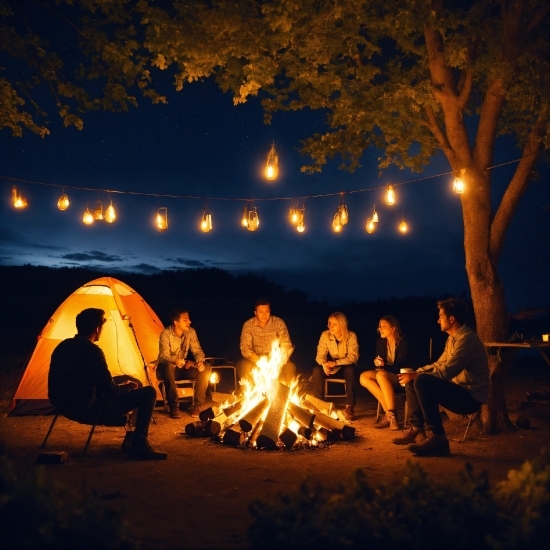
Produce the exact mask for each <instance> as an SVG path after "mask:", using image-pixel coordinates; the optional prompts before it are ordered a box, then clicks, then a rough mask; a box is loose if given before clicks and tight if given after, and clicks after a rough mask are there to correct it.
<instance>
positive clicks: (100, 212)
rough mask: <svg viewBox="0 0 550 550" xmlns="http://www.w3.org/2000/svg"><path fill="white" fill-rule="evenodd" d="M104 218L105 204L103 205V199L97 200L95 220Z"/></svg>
mask: <svg viewBox="0 0 550 550" xmlns="http://www.w3.org/2000/svg"><path fill="white" fill-rule="evenodd" d="M102 219H103V206H102V205H101V201H97V206H96V208H95V210H94V220H102Z"/></svg>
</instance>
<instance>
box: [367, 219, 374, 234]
mask: <svg viewBox="0 0 550 550" xmlns="http://www.w3.org/2000/svg"><path fill="white" fill-rule="evenodd" d="M375 224H376V222H375V221H374V216H373V217H372V218H369V219H368V220H367V223H366V224H365V230H366V232H367V233H374V230H375V229H376V225H375Z"/></svg>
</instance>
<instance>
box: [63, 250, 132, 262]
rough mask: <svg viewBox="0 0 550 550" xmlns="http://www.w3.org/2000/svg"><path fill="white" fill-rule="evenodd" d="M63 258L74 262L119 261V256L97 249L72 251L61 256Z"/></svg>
mask: <svg viewBox="0 0 550 550" xmlns="http://www.w3.org/2000/svg"><path fill="white" fill-rule="evenodd" d="M61 258H63V259H64V260H73V261H76V262H120V261H121V260H122V258H121V257H120V256H113V255H111V254H105V253H104V252H100V251H99V250H90V252H73V253H71V254H64V255H63V256H61Z"/></svg>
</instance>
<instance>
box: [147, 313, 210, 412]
mask: <svg viewBox="0 0 550 550" xmlns="http://www.w3.org/2000/svg"><path fill="white" fill-rule="evenodd" d="M189 351H191V353H192V354H193V358H194V359H195V360H194V361H189V360H187V356H188V354H189ZM204 359H205V356H204V352H203V351H202V348H201V345H200V343H199V339H198V337H197V332H196V331H195V329H194V328H191V319H190V317H189V311H188V310H186V309H181V308H177V309H174V310H172V312H171V313H170V326H169V327H167V328H165V329H164V330H163V331H162V332H161V333H160V337H159V356H158V361H157V378H158V379H159V380H162V382H164V388H165V391H166V399H167V401H168V407H169V409H170V418H180V412H179V411H180V407H179V399H178V392H177V388H176V381H178V380H195V397H194V401H195V404H194V405H193V407H191V410H190V414H191V416H199V414H200V412H201V410H202V407H203V405H204V403H205V401H206V390H207V389H208V381H209V379H210V371H211V370H212V369H211V367H210V366H206V365H205V364H204Z"/></svg>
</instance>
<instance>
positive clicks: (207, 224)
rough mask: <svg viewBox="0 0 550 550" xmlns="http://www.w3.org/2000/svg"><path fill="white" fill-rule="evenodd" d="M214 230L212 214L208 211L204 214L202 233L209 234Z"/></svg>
mask: <svg viewBox="0 0 550 550" xmlns="http://www.w3.org/2000/svg"><path fill="white" fill-rule="evenodd" d="M211 229H212V214H211V213H210V212H208V211H206V210H205V211H204V212H203V213H202V218H201V231H202V232H203V233H208V232H209V231H211Z"/></svg>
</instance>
